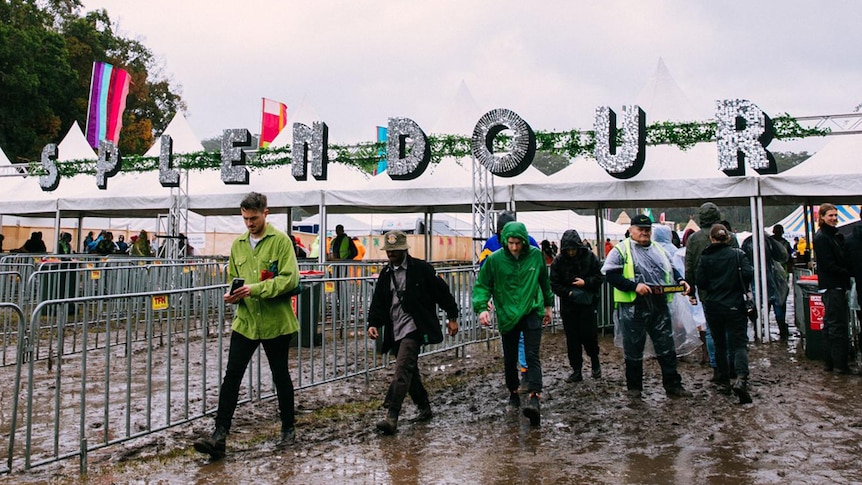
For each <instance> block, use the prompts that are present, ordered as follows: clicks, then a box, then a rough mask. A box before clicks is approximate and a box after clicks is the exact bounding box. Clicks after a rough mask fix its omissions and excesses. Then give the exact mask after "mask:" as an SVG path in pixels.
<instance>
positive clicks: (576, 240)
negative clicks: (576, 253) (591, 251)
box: [560, 229, 586, 251]
mask: <svg viewBox="0 0 862 485" xmlns="http://www.w3.org/2000/svg"><path fill="white" fill-rule="evenodd" d="M585 247H586V246H584V241H583V240H581V235H580V234H578V231H576V230H574V229H569V230H568V231H566V232H564V233H563V237H562V238H561V239H560V251H565V250H566V249H581V248H585Z"/></svg>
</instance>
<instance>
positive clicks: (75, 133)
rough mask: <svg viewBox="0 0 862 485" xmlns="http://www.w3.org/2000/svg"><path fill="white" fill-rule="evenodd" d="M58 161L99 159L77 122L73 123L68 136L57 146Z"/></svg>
mask: <svg viewBox="0 0 862 485" xmlns="http://www.w3.org/2000/svg"><path fill="white" fill-rule="evenodd" d="M57 159H58V160H59V161H61V162H68V161H72V160H96V159H98V157H97V156H96V152H94V151H93V148H92V147H90V143H89V142H87V137H85V136H84V132H83V131H82V130H81V125H79V124H78V122H77V121H76V122H74V123H72V126H71V127H69V131H68V132H67V133H66V136H64V137H63V140H62V141H61V142H60V143H59V144H57Z"/></svg>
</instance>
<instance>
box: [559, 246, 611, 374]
mask: <svg viewBox="0 0 862 485" xmlns="http://www.w3.org/2000/svg"><path fill="white" fill-rule="evenodd" d="M601 269H602V268H601V265H600V264H599V259H598V258H597V257H596V255H595V254H593V252H592V251H590V250H589V249H587V247H586V245H584V243H583V241H582V240H581V236H580V234H578V231H576V230H574V229H569V230H568V231H566V232H564V233H563V238H562V239H561V240H560V253H559V254H558V255H557V257H555V258H554V261H553V262H552V263H551V274H550V278H551V291H553V292H554V294H556V295H557V296H558V297H560V316H561V317H562V319H563V328H564V329H565V331H566V351H567V353H568V357H569V365H571V367H572V374H571V375H570V376H569V378H568V381H569V382H580V381H582V380H583V379H584V378H583V374H582V367H583V364H584V358H583V351H586V352H587V355H589V356H590V363H591V366H592V376H593V378H594V379H598V378H600V377H601V376H602V368H601V364H600V363H599V341H598V323H597V319H596V308H597V305H598V292H599V289H600V288H601V286H602V281H603V280H604V278H603V277H602V272H601Z"/></svg>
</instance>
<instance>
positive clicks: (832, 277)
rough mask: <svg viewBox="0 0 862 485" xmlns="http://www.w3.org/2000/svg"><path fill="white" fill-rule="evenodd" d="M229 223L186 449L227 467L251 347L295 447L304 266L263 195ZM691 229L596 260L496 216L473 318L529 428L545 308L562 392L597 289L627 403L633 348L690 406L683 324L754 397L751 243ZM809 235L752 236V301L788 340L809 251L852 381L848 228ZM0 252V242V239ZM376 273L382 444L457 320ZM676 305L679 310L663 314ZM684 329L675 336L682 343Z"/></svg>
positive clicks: (636, 224) (592, 363)
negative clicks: (793, 279) (495, 351)
mask: <svg viewBox="0 0 862 485" xmlns="http://www.w3.org/2000/svg"><path fill="white" fill-rule="evenodd" d="M240 213H241V215H242V217H243V220H244V223H245V226H246V228H247V231H246V232H244V233H243V234H242V235H240V236H239V237H238V238H237V239H236V240H235V241H234V242H233V244H232V246H231V252H230V259H229V262H228V273H229V276H230V277H231V278H234V279H235V280H236V281H237V283H236V284H235V285H232V289H231V290H230V291H229V292H228V293H225V294H224V296H223V299H224V301H225V302H226V303H228V304H233V305H236V311H235V317H234V319H233V322H232V325H231V337H230V347H229V350H228V362H227V366H226V371H225V375H224V378H223V382H222V386H221V390H220V393H219V400H218V411H217V414H216V417H215V427H214V431H213V432H212V434H211V435H208V436H205V437H201V438H200V439H198V440H197V441H195V443H194V448H195V449H196V450H198V451H199V452H201V453H205V454H207V455H209V456H211V457H212V458H213V459H219V458H222V457H224V456H225V453H226V439H227V436H228V434H229V432H230V429H231V425H232V420H233V415H234V412H235V410H236V405H237V399H238V393H239V388H240V384H241V381H242V377H243V375H244V373H245V371H246V368H247V366H248V363H249V362H250V359H251V357H252V355H253V354H254V352H255V351H256V350H257V348H258V347H260V346H262V347H263V349H264V351H265V352H266V354H267V360H268V362H269V365H270V370H271V372H272V377H273V382H274V384H275V388H276V394H277V396H278V403H279V406H278V408H279V416H280V419H281V423H282V428H281V434H280V437H279V439H278V441H277V443H276V447H277V448H279V449H281V448H285V447H288V446H290V445H292V444H293V443H294V442H295V440H296V431H295V428H294V425H295V423H294V422H295V418H294V415H295V409H294V407H295V404H294V393H293V384H292V380H291V376H290V372H289V367H288V351H289V348H290V341H291V340H292V339H293V337H294V336H295V335H296V334H297V332H298V330H299V328H298V323H297V318H296V315H295V314H294V312H293V311H292V309H291V305H290V299H289V298H285V296H289V295H293V294H296V291H297V289H298V287H299V270H298V265H297V258H298V257H300V255H304V253H305V251H304V248H302V247H301V245H300V244H299V241H298V240H297V239H296V238H295V237H293V236H288V235H287V234H285V233H283V232H281V231H279V230H278V229H276V228H275V227H274V226H272V225H271V224H270V223H268V222H267V221H266V218H267V215H268V214H269V210H268V207H267V199H266V196H265V195H263V194H259V193H255V192H251V193H249V194H248V195H247V196H246V197H245V198H244V199H243V201H242V203H241V205H240ZM697 217H698V223H699V225H700V229H699V230H697V231H693V230H689V231H686V232H685V234H683V237H682V238H679V237H676V238H674V237H673V236H674V234H675V233H674V232H673V231H671V230H670V229H669V228H668V227H667V226H665V225H662V224H655V223H654V222H653V221H652V220H651V219H650V218H649V217H648V216H646V215H643V214H639V215H636V216H635V217H633V218H632V219H631V224H630V227H629V230H628V232H627V234H626V237H625V238H624V239H622V240H621V241H619V242H617V243H616V244H614V243H612V242H611V241H610V239H606V240H605V241H604V247H603V248H601V249H602V253H603V256H604V257H603V258H602V259H600V258H599V255H597V254H596V253H595V251H594V250H593V248H592V247H591V246H590V245H589V243H588V242H587V241H585V240H584V239H582V238H581V235H580V234H579V233H578V232H577V231H576V230H574V229H571V230H567V231H565V233H564V234H563V235H562V237H561V239H560V248H559V249H557V247H556V244H553V243H551V242H550V241H547V240H545V241H542V242H541V244H537V243H536V241H535V239H533V238H532V237H531V236H530V235H529V233H528V229H527V227H526V226H525V225H524V224H523V223H521V222H518V221H517V220H516V219H515V216H514V214H511V213H501V214H500V215H499V216H498V220H497V226H496V229H497V230H496V233H495V234H494V235H493V236H492V237H491V238H489V239H488V241H487V242H486V245H485V248H484V250H483V251H482V254H481V255H480V260H479V263H480V265H479V271H478V274H477V277H476V281H475V284H474V286H473V288H472V295H471V301H470V305H471V310H472V311H473V312H474V313H475V314H476V315H477V320H478V322H479V324H481V325H483V326H491V325H496V327H497V330H498V331H499V333H500V336H501V345H502V352H503V362H502V367H503V369H502V371H503V372H502V374H503V385H504V386H505V388H506V390H507V391H508V394H507V403H508V406H510V407H511V408H513V409H520V412H521V413H522V414H523V416H524V417H525V418H527V419H528V420H529V423H530V425H531V426H540V424H541V405H542V393H543V390H544V383H543V377H542V359H541V341H542V333H543V327H545V326H547V325H548V324H549V323H550V321H551V318H552V310H553V307H554V303H555V299H556V298H558V299H559V302H560V316H561V318H562V323H563V328H564V331H565V336H566V353H567V357H568V363H569V365H570V367H571V374H570V375H569V377H568V378H567V382H568V383H571V384H575V385H576V384H577V383H579V382H581V381H583V380H584V364H585V360H584V354H586V356H587V357H588V358H589V375H590V377H591V378H593V379H601V378H602V363H601V357H600V353H599V344H598V321H597V314H598V305H599V301H600V298H599V293H600V290H601V287H602V285H603V284H604V283H608V284H609V286H610V287H611V289H612V293H613V300H612V301H613V306H614V320H615V323H616V326H617V331H618V333H619V334H620V336H621V347H622V349H623V359H624V368H625V383H626V384H625V385H626V394H627V395H628V396H629V398H631V399H641V398H642V395H643V387H644V378H643V375H644V365H645V364H644V361H645V356H647V353H646V352H645V349H646V347H647V341H648V340H649V341H650V342H651V345H652V349H651V350H650V352H651V354H650V355H654V356H655V360H656V361H657V363H658V366H659V368H660V370H661V385H662V387H663V389H664V392H665V394H666V395H667V396H668V397H669V398H673V399H677V398H686V397H691V396H692V393H691V392H690V391H689V390H687V389H686V388H685V386H684V383H683V376H682V375H681V374H680V372H679V370H678V356H679V355H681V354H680V350H679V343H678V342H677V340H678V333H679V332H677V327H678V326H680V324H679V323H678V322H683V324H682V325H683V326H685V327H690V326H691V324H690V323H691V322H696V325H695V327H696V330H695V335H696V336H695V338H696V339H698V338H699V339H700V340H701V341H702V345H700V346H701V347H702V348H703V349H704V354H703V358H702V362H703V363H707V362H708V363H709V365H711V366H712V367H713V369H714V372H713V379H712V380H713V383H714V385H715V390H716V392H717V393H719V394H727V395H730V394H735V395H736V397H737V398H738V402H739V403H740V404H748V403H751V402H752V401H753V399H752V395H751V389H750V384H749V382H750V381H749V373H750V369H749V362H748V324H749V319H751V318H753V317H752V315H751V311H750V306H751V303H750V302H751V301H753V298H752V292H753V291H754V290H755V288H756V287H757V286H759V285H754V284H753V280H754V269H753V266H752V261H753V260H754V254H753V241H752V238H751V237H749V238H748V239H746V240H745V241H743V243H742V245H741V247H740V245H739V244H738V243H737V240H736V237H735V235H734V233H733V232H732V229H731V227H730V224H729V223H728V222H727V221H726V220H722V217H721V213H720V210H719V208H718V207H717V206H716V205H715V204H713V203H711V202H707V203H704V204H702V205H701V206H700V207H699V209H698V213H697ZM818 217H819V221H818V222H819V229H818V231H817V233H816V234H815V236H814V238H813V247H812V246H811V245H809V244H808V243H806V241H805V240H804V239H801V238H800V239H799V240H796V241H794V243H795V244H793V245H791V244H790V243H789V242H788V241H787V240H785V239H784V237H783V236H784V234H783V233H784V231H783V227H781V226H780V225H776V226H774V227H773V234H772V235H764V240H765V247H764V248H763V254H764V255H765V257H766V263H765V269H766V282H767V284H766V288H765V291H766V295H765V296H766V298H763V299H761V301H768V303H769V306H770V308H771V309H772V311H773V313H774V315H775V319H776V322H777V324H778V328H779V335H780V338H782V339H786V338H788V336H789V326H788V324H787V322H786V320H785V315H786V303H787V296H788V292H789V290H788V280H787V278H788V272H789V271H790V270H791V269H792V266H793V264H794V263H795V262H797V261H799V259H800V258H807V257H809V256H810V253H811V252H812V249H813V253H814V256H815V258H816V261H817V276H818V284H819V287H820V289H821V293H822V299H823V304H824V306H825V316H824V328H823V332H824V335H825V336H826V345H827V352H826V361H825V370H827V371H830V372H835V373H840V374H847V373H850V372H852V369H851V364H852V362H851V361H852V358H851V355H850V349H851V345H850V341H849V333H848V318H849V305H848V296H849V295H848V293H849V291H850V288H851V277H856V278H858V277H862V227H860V228H857V229H858V230H857V231H854V233H853V234H852V236H850V237H849V238H846V240H845V237H844V236H843V235H842V234H841V233H840V232H838V230H837V224H838V217H837V210H836V208H835V206H834V205H832V204H823V205H821V206H820V208H819V216H818ZM335 233H336V235H335V237H334V238H333V239H332V241H331V242H329V244H327V245H326V246H325V247H326V248H327V251H328V253H329V255H328V256H329V257H330V258H331V259H332V260H352V259H355V258H357V257H361V256H362V253H363V252H364V248H361V249H360V247H359V246H361V244H360V245H359V246H358V245H357V242H358V240H357V239H356V238H351V237H350V236H348V235H347V234H346V233H345V232H344V228H343V227H342V226H340V225H339V226H337V227H336V231H335ZM0 243H2V239H0ZM71 243H72V235H71V234H69V233H67V232H63V233H61V234H60V236H59V240H58V247H59V251H60V252H61V253H64V254H68V253H71V252H72V251H73V250H72V244H71ZM130 243H131V244H129V243H126V241H125V240H124V237H123V236H122V235H121V236H120V237H119V238H118V239H117V240H116V241H115V240H114V237H113V234H112V233H111V232H110V231H101V232H100V233H99V234H98V235H94V234H93V232H90V233H89V234H88V235H87V237H86V238H85V240H84V241H83V248H85V251H87V252H93V253H97V254H123V253H128V254H130V255H133V256H153V255H154V254H156V251H155V249H154V248H153V246H152V244H151V241H150V238H149V234H148V233H147V232H146V231H141V232H140V233H139V234H138V235H137V236H133V237H132V238H131V240H130ZM382 249H383V251H384V252H385V253H386V256H387V260H388V264H387V265H386V266H384V267H383V269H382V270H381V271H380V273H379V277H378V279H377V283H376V285H375V287H374V291H373V294H372V297H371V302H370V308H369V312H368V321H367V325H368V327H367V335H368V337H369V338H371V339H374V340H376V339H382V346H381V348H382V351H383V352H391V353H392V354H393V355H394V356H395V368H394V373H393V376H392V380H391V382H390V385H389V387H388V390H387V393H386V396H385V398H384V407H385V408H386V414H385V416H384V417H383V419H381V420H380V421H379V422H377V423H376V428H377V429H378V430H379V431H380V432H382V433H383V434H394V433H396V431H397V429H398V426H399V418H400V417H401V414H402V409H403V404H404V400H405V398H406V397H407V396H408V395H409V396H410V398H411V400H412V402H413V404H414V405H416V407H417V414H416V417H415V418H414V420H415V421H427V420H430V419H432V417H433V415H434V413H433V410H432V408H431V398H430V396H429V394H428V390H427V389H426V388H425V387H424V385H423V383H422V378H421V372H420V370H419V363H418V361H419V355H420V353H421V350H422V347H423V346H424V345H430V344H436V343H440V342H442V341H443V339H444V332H443V326H441V323H440V321H439V316H438V307H439V309H441V310H442V311H443V312H444V313H445V315H446V319H447V321H446V323H445V331H446V333H447V334H448V335H450V336H454V335H456V334H457V332H458V330H459V327H458V321H457V318H458V315H459V308H458V303H457V300H456V298H455V297H454V296H453V295H452V293H451V291H450V288H449V287H448V285H447V283H446V282H445V281H444V280H443V279H442V278H440V277H438V275H437V274H436V271H435V269H434V267H433V266H431V265H430V264H428V263H427V262H425V261H423V260H421V259H418V258H415V257H413V256H412V255H410V253H409V249H410V246H409V245H408V243H407V235H406V234H405V233H403V232H401V231H390V232H388V233H386V234H385V235H384V237H383V247H382ZM20 251H22V252H33V253H37V252H45V251H46V248H45V244H44V241H42V234H41V233H40V232H34V233H33V234H32V235H31V238H30V239H29V240H28V241H27V242H26V243H25V244H24V246H23V247H22V248H20ZM680 301H684V305H682V306H680V305H678V304H674V302H676V303H678V302H680ZM683 333H685V332H683Z"/></svg>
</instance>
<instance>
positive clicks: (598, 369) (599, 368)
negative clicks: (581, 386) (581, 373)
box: [590, 355, 602, 379]
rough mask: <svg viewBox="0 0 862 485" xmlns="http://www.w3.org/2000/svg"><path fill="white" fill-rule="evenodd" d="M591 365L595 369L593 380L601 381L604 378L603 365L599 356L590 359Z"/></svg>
mask: <svg viewBox="0 0 862 485" xmlns="http://www.w3.org/2000/svg"><path fill="white" fill-rule="evenodd" d="M590 364H592V367H593V373H592V376H593V379H601V378H602V363H601V362H599V356H598V355H596V356H593V357H590Z"/></svg>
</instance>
